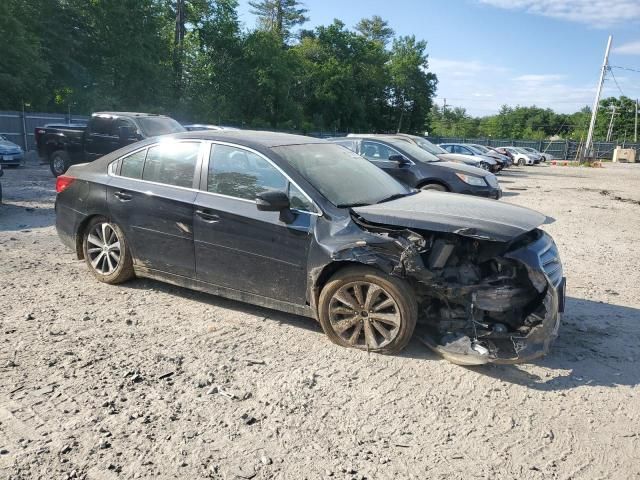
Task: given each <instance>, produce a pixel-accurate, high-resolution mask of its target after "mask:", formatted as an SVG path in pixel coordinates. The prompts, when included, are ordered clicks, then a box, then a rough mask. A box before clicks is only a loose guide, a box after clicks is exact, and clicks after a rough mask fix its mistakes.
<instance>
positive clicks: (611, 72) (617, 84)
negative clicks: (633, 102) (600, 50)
mask: <svg viewBox="0 0 640 480" xmlns="http://www.w3.org/2000/svg"><path fill="white" fill-rule="evenodd" d="M609 73H610V74H611V78H613V81H614V82H615V84H616V87H618V90H620V95H622V96H623V97H624V96H626V95H625V94H624V92H623V91H622V88H620V84H619V83H618V80H617V79H616V76H615V75H614V74H613V70H611V67H609Z"/></svg>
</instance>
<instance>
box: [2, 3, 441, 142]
mask: <svg viewBox="0 0 640 480" xmlns="http://www.w3.org/2000/svg"><path fill="white" fill-rule="evenodd" d="M250 5H251V8H252V10H253V13H254V14H255V15H256V17H257V20H258V21H257V25H256V27H255V28H250V29H246V28H244V27H243V25H242V24H241V22H240V20H239V18H238V1H237V0H109V1H105V0H90V1H89V0H2V1H1V2H0V32H2V35H0V38H1V40H0V42H1V46H0V52H2V53H1V54H0V109H11V110H19V109H22V107H23V105H24V104H26V105H27V106H28V108H29V109H31V110H36V111H38V110H39V111H52V112H67V111H69V110H70V111H71V112H74V113H89V112H91V111H95V110H132V111H145V112H154V113H166V114H170V115H172V116H174V117H176V118H177V119H179V120H185V121H198V122H202V123H216V124H227V125H236V126H241V127H258V128H273V129H288V130H296V131H302V132H308V131H315V130H325V131H403V132H424V131H425V129H427V127H428V124H427V122H428V121H429V112H430V110H431V107H432V98H433V96H434V93H435V90H436V85H437V78H436V75H435V74H434V73H432V72H430V71H429V64H428V54H427V43H426V41H424V40H421V39H417V38H416V37H415V36H397V35H395V32H394V31H393V29H392V28H391V27H390V26H389V25H388V23H387V22H386V21H385V20H383V19H382V18H380V17H378V16H373V17H371V18H365V19H362V21H360V22H359V23H358V24H357V25H355V26H354V27H353V28H349V27H348V26H347V25H345V24H344V23H342V22H341V21H339V20H334V22H333V23H332V24H330V25H323V26H318V27H316V28H313V29H304V28H303V27H304V25H305V23H306V22H307V21H308V14H309V12H308V11H307V10H306V9H305V8H304V7H303V5H302V4H301V3H300V2H298V1H297V0H256V1H252V2H250Z"/></svg>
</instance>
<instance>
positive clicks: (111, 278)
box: [82, 217, 134, 285]
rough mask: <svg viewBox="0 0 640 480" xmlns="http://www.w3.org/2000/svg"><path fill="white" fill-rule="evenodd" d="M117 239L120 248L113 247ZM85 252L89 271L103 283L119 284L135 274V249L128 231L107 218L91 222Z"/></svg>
mask: <svg viewBox="0 0 640 480" xmlns="http://www.w3.org/2000/svg"><path fill="white" fill-rule="evenodd" d="M105 226H106V227H105ZM100 232H102V236H101V235H100ZM112 234H113V235H115V237H114V236H113V235H112ZM105 239H106V240H105ZM116 242H117V248H115V247H114V248H110V247H109V245H111V246H112V247H113V246H114V245H115V244H116ZM91 250H94V251H93V252H92V251H91ZM82 251H83V253H84V259H85V261H86V262H87V266H88V267H89V270H91V273H92V274H93V276H94V277H96V278H97V279H98V280H100V281H101V282H104V283H108V284H110V285H115V284H118V283H122V282H126V281H127V280H129V279H131V278H133V277H134V272H133V260H132V258H131V251H130V249H129V245H128V244H127V241H126V239H125V237H124V232H123V231H122V229H121V228H120V227H119V226H118V225H116V224H115V223H111V222H109V220H107V219H106V218H104V217H94V218H92V219H91V220H90V221H89V223H88V224H87V227H86V228H85V229H84V232H83V235H82ZM98 257H101V258H98ZM116 259H117V260H116ZM114 264H115V267H114Z"/></svg>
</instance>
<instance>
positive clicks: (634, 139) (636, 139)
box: [633, 98, 638, 143]
mask: <svg viewBox="0 0 640 480" xmlns="http://www.w3.org/2000/svg"><path fill="white" fill-rule="evenodd" d="M633 143H638V99H637V98H636V125H635V130H634V134H633Z"/></svg>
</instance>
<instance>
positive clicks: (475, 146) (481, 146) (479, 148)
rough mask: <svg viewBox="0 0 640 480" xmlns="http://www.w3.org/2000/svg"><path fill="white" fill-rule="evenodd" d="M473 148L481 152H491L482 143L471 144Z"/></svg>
mask: <svg viewBox="0 0 640 480" xmlns="http://www.w3.org/2000/svg"><path fill="white" fill-rule="evenodd" d="M471 146H472V147H473V148H475V149H476V150H480V151H481V152H482V153H491V150H489V149H488V148H487V147H485V146H484V145H471Z"/></svg>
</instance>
